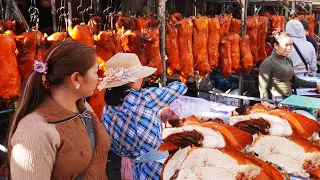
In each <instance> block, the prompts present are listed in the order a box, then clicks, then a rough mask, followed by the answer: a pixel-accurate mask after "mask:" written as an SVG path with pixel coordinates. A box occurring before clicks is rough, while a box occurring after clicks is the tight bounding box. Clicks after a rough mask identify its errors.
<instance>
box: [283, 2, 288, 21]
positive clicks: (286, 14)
mask: <svg viewBox="0 0 320 180" xmlns="http://www.w3.org/2000/svg"><path fill="white" fill-rule="evenodd" d="M284 5H285V6H286V8H285V14H284V15H285V20H284V21H285V22H284V24H287V22H288V21H289V1H285V3H284Z"/></svg>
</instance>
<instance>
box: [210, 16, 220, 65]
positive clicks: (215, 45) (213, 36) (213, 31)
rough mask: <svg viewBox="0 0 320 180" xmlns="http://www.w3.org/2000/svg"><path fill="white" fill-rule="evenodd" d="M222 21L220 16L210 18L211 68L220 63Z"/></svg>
mask: <svg viewBox="0 0 320 180" xmlns="http://www.w3.org/2000/svg"><path fill="white" fill-rule="evenodd" d="M219 31H220V23H219V20H218V18H209V19H208V60H209V64H210V68H211V70H213V69H214V68H217V67H218V65H219V44H220V36H219Z"/></svg>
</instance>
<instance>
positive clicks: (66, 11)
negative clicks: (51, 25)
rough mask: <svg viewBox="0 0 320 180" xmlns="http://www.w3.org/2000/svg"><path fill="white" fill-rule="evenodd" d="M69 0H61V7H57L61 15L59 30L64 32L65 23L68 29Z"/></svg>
mask: <svg viewBox="0 0 320 180" xmlns="http://www.w3.org/2000/svg"><path fill="white" fill-rule="evenodd" d="M66 2H67V0H61V5H60V8H58V9H57V14H58V15H59V24H58V28H57V31H58V32H62V31H63V29H62V27H63V23H64V25H65V30H66V31H67V30H68V16H69V9H68V7H67V3H66Z"/></svg>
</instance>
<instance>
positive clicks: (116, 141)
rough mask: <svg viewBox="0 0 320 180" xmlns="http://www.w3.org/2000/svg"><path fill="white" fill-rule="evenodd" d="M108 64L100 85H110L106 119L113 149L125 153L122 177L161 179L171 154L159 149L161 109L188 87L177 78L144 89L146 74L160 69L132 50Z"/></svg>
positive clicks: (103, 119) (138, 179) (106, 97)
mask: <svg viewBox="0 0 320 180" xmlns="http://www.w3.org/2000/svg"><path fill="white" fill-rule="evenodd" d="M106 67H107V68H108V69H107V70H106V72H105V76H106V77H105V78H104V79H103V81H102V82H101V83H100V84H99V86H98V89H100V90H101V89H103V88H107V90H106V93H105V101H106V105H105V107H104V110H103V114H102V122H103V124H104V126H105V128H106V130H107V132H108V133H109V134H110V136H111V150H112V151H113V152H114V153H116V154H118V155H119V156H121V157H122V162H121V176H122V179H126V180H127V179H134V180H140V179H150V180H157V179H159V178H160V174H161V171H162V167H163V161H164V160H165V159H166V158H167V157H168V152H157V148H158V147H159V145H160V144H161V143H162V134H161V128H162V123H161V120H160V116H159V114H158V112H159V110H160V109H162V108H163V107H165V106H166V105H168V104H170V103H171V102H172V101H173V100H175V99H176V98H178V97H179V96H181V95H183V94H184V93H186V91H187V87H186V86H185V85H184V84H182V83H180V82H173V83H170V84H169V85H168V86H166V87H160V88H158V87H151V88H143V89H141V85H142V83H143V78H146V77H148V76H150V75H152V74H153V73H154V72H155V71H156V69H155V68H151V67H146V66H142V65H141V63H140V61H139V58H138V57H137V55H135V54H132V53H118V54H116V55H114V56H113V57H112V58H111V59H110V60H108V61H107V63H106Z"/></svg>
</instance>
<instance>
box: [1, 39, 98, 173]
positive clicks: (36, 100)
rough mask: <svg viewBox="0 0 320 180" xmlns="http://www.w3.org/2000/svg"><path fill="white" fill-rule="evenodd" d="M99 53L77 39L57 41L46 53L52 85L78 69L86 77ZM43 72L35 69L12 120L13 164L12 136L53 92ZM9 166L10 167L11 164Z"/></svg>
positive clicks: (9, 148) (9, 151)
mask: <svg viewBox="0 0 320 180" xmlns="http://www.w3.org/2000/svg"><path fill="white" fill-rule="evenodd" d="M96 56H97V55H96V52H95V50H94V49H93V48H91V47H89V46H86V45H84V44H82V43H79V42H75V41H65V42H61V43H58V44H56V45H55V46H53V47H52V48H50V49H49V50H48V52H47V53H46V55H45V58H44V59H45V61H46V62H47V64H48V65H47V67H48V70H47V74H46V76H45V77H46V80H47V82H46V83H48V84H49V86H51V85H53V86H59V85H61V84H63V83H64V80H65V78H66V77H68V76H70V75H72V74H73V73H74V72H79V74H80V75H81V76H85V75H86V73H87V71H88V70H89V69H90V68H92V67H93V66H94V64H95V61H96ZM42 77H43V74H41V73H38V72H35V71H32V72H31V74H30V75H29V77H28V78H27V79H26V80H25V82H24V85H23V88H22V92H21V97H20V102H19V107H18V109H17V111H16V113H15V114H14V117H13V119H12V121H11V125H10V130H9V134H8V137H7V148H8V156H7V157H8V158H7V164H8V165H9V163H10V156H11V150H12V146H11V139H12V136H13V134H14V132H15V131H16V129H17V126H18V124H19V122H20V121H21V119H22V118H23V117H25V116H26V115H28V114H29V113H31V112H33V111H34V110H35V109H36V108H37V107H38V106H39V105H40V103H41V102H42V101H43V99H44V97H45V96H46V95H48V94H49V90H48V89H46V88H45V86H44V84H43V79H42ZM8 168H9V167H8Z"/></svg>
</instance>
